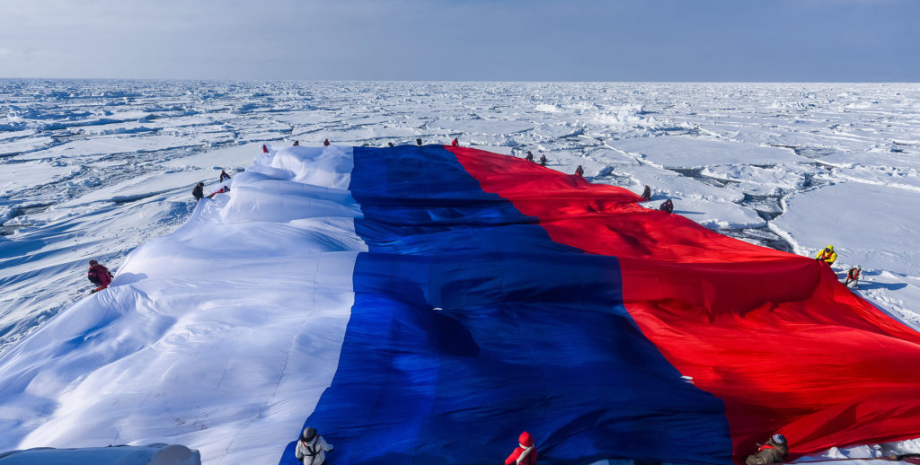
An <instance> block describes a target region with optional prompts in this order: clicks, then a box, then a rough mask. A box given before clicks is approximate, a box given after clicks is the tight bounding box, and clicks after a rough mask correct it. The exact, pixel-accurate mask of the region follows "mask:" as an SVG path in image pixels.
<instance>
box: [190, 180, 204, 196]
mask: <svg viewBox="0 0 920 465" xmlns="http://www.w3.org/2000/svg"><path fill="white" fill-rule="evenodd" d="M192 196H194V197H195V200H196V201H198V200H201V199H203V198H204V183H203V182H199V183H198V184H195V188H194V189H192Z"/></svg>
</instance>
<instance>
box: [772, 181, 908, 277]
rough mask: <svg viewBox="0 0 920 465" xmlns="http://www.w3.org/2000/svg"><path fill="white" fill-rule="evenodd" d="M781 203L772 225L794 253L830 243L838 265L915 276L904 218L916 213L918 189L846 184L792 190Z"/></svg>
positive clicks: (809, 251)
mask: <svg viewBox="0 0 920 465" xmlns="http://www.w3.org/2000/svg"><path fill="white" fill-rule="evenodd" d="M786 203H787V210H788V211H787V212H786V213H785V214H783V215H782V216H781V217H779V218H778V219H777V220H776V221H775V222H774V223H773V224H774V226H775V227H776V228H777V229H779V230H783V231H785V233H786V235H788V237H789V238H790V239H791V240H792V241H794V243H795V244H796V250H797V251H799V252H800V253H802V254H806V253H807V254H812V255H813V254H815V253H817V252H818V251H819V250H820V249H821V248H823V247H824V246H825V245H827V244H833V245H834V250H835V251H836V252H837V254H838V255H839V256H840V258H839V259H838V260H839V265H838V267H839V268H841V269H845V268H849V267H850V266H856V265H860V264H862V265H864V266H865V264H868V263H871V264H872V268H875V269H882V270H886V271H889V272H894V273H900V274H905V275H913V276H918V275H916V274H914V273H916V271H917V265H916V264H917V263H920V250H918V249H917V247H916V244H917V240H916V237H915V236H914V233H915V232H916V229H914V227H915V225H913V224H912V222H911V221H908V219H907V218H905V217H906V216H908V215H909V213H908V212H911V211H920V210H917V208H912V207H920V192H918V191H915V190H912V189H902V188H898V187H892V186H886V185H876V184H868V183H860V182H846V183H840V184H832V185H829V186H826V187H824V188H822V189H815V190H811V191H806V192H802V193H796V194H794V195H792V196H790V197H789V198H788V199H787V200H786ZM854 211H856V212H864V213H862V214H853V213H850V212H854ZM865 212H871V217H870V216H869V215H868V214H867V213H865ZM869 218H871V220H868V219H869Z"/></svg>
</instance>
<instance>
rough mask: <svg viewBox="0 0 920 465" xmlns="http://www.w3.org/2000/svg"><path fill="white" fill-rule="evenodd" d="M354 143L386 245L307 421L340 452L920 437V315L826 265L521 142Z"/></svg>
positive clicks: (339, 455)
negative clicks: (899, 317) (519, 152)
mask: <svg viewBox="0 0 920 465" xmlns="http://www.w3.org/2000/svg"><path fill="white" fill-rule="evenodd" d="M350 156H352V157H353V160H352V162H353V169H352V172H351V178H350V185H349V190H350V193H351V195H352V196H353V198H354V200H355V201H356V202H357V203H358V204H359V205H360V209H361V212H362V214H363V216H362V217H360V218H358V219H356V220H355V224H354V226H355V231H356V233H357V234H358V235H359V236H360V237H361V239H363V241H364V242H365V243H366V244H367V246H368V251H367V252H364V253H361V254H360V255H358V258H357V261H356V263H355V268H354V273H353V287H354V293H355V301H354V307H353V308H352V311H351V316H350V320H349V322H348V326H347V330H346V332H345V339H344V342H343V344H342V348H341V356H340V360H339V362H338V367H337V369H336V372H335V375H334V377H333V379H332V383H331V385H330V386H329V387H328V388H327V389H326V391H325V392H324V393H323V394H322V396H321V398H320V400H319V403H318V404H317V406H316V408H315V410H314V411H313V412H312V413H311V414H310V415H309V418H307V419H306V422H305V425H310V426H313V427H316V428H317V429H319V431H320V433H321V434H322V435H323V436H324V437H325V438H326V439H327V441H328V442H330V443H332V444H334V445H335V447H336V450H335V452H333V453H332V455H331V456H330V457H329V460H330V462H334V463H335V464H336V465H345V464H348V465H356V464H387V465H403V464H406V465H408V464H438V465H452V464H474V463H475V464H485V463H498V462H499V461H500V460H503V459H504V458H505V456H507V455H508V454H509V453H510V452H511V450H512V449H513V448H514V447H515V446H516V438H517V436H518V434H519V433H520V432H521V431H525V430H526V431H529V432H530V433H532V434H533V435H534V437H535V438H536V445H537V447H538V449H539V454H540V455H539V457H540V461H541V462H546V463H553V464H573V465H575V464H589V463H592V462H594V461H596V460H601V459H636V460H655V461H662V462H676V463H707V464H708V463H726V464H727V463H730V462H732V461H733V460H735V461H737V460H741V459H743V457H744V455H746V454H747V453H749V452H751V451H752V450H753V449H754V448H755V447H756V445H755V443H756V442H758V441H759V442H763V441H764V440H765V439H766V438H768V437H769V435H771V434H773V433H775V432H780V433H783V434H784V435H785V436H786V437H787V438H788V439H789V441H790V445H791V454H793V455H798V454H807V453H812V452H816V451H820V450H824V449H827V448H829V447H831V446H843V445H852V444H866V443H876V442H882V441H892V440H897V439H904V438H912V437H918V436H920V422H918V421H917V418H918V416H920V334H918V333H916V332H915V331H913V330H911V329H910V328H908V327H906V326H905V325H903V324H902V323H900V322H898V321H896V320H894V319H893V318H891V317H890V316H888V315H886V314H885V313H883V312H882V311H880V310H878V309H877V308H875V307H873V306H872V305H871V304H869V303H868V302H866V301H865V300H864V299H862V298H860V297H859V296H858V295H857V294H854V293H853V292H851V291H850V290H849V289H847V288H846V287H844V286H843V285H841V284H840V283H839V282H838V281H837V278H836V275H835V273H834V272H833V271H832V270H831V269H830V268H829V267H828V266H827V265H825V264H824V263H821V262H817V261H815V260H813V259H810V258H806V257H800V256H796V255H792V254H788V253H784V252H779V251H776V250H772V249H768V248H764V247H759V246H756V245H752V244H749V243H746V242H742V241H739V240H736V239H732V238H729V237H726V236H723V235H720V234H717V233H715V232H712V231H709V230H707V229H705V228H703V227H701V226H699V225H698V224H696V223H694V222H692V221H690V220H688V219H686V218H684V217H682V216H680V215H679V214H668V213H664V212H660V211H656V210H650V209H647V208H645V207H643V206H642V205H640V204H639V203H638V202H639V201H640V198H639V197H638V196H637V195H635V194H633V193H632V192H630V191H628V190H626V189H622V188H618V187H614V186H608V185H595V184H591V183H589V182H587V181H586V180H585V179H583V178H582V177H579V176H574V175H566V174H562V173H559V172H556V171H553V170H550V169H546V168H542V167H540V166H538V165H536V164H534V163H531V162H528V161H525V160H522V159H517V158H514V157H509V156H503V155H498V154H493V153H487V152H483V151H479V150H474V149H469V148H462V147H442V146H425V147H415V146H399V147H393V148H382V149H378V148H354V149H353V150H352V151H351V154H350ZM298 434H299V431H292V432H291V438H292V439H293V438H294V437H296V436H297V435H298ZM294 447H295V443H293V442H292V443H290V444H289V445H288V447H287V449H286V450H285V451H284V454H283V456H282V458H281V463H296V460H295V459H294Z"/></svg>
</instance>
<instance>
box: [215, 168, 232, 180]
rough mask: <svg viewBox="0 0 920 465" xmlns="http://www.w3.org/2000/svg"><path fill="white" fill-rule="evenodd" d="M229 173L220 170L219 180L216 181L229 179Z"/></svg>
mask: <svg viewBox="0 0 920 465" xmlns="http://www.w3.org/2000/svg"><path fill="white" fill-rule="evenodd" d="M229 180H230V175H229V174H227V172H226V171H224V170H220V180H219V181H217V182H220V183H223V182H224V181H229Z"/></svg>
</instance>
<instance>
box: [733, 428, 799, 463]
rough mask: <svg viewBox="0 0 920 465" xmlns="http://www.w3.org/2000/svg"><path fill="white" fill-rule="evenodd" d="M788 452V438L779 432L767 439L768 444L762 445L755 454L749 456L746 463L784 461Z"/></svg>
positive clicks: (745, 460)
mask: <svg viewBox="0 0 920 465" xmlns="http://www.w3.org/2000/svg"><path fill="white" fill-rule="evenodd" d="M787 452H789V445H788V444H786V438H785V437H783V435H782V434H779V433H777V434H774V435H773V437H771V438H770V439H769V440H767V443H766V444H764V445H762V446H760V447H759V448H758V449H757V452H756V453H755V454H753V455H749V456H747V458H746V459H744V463H745V464H747V465H766V464H768V463H783V460H785V459H786V453H787Z"/></svg>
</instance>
